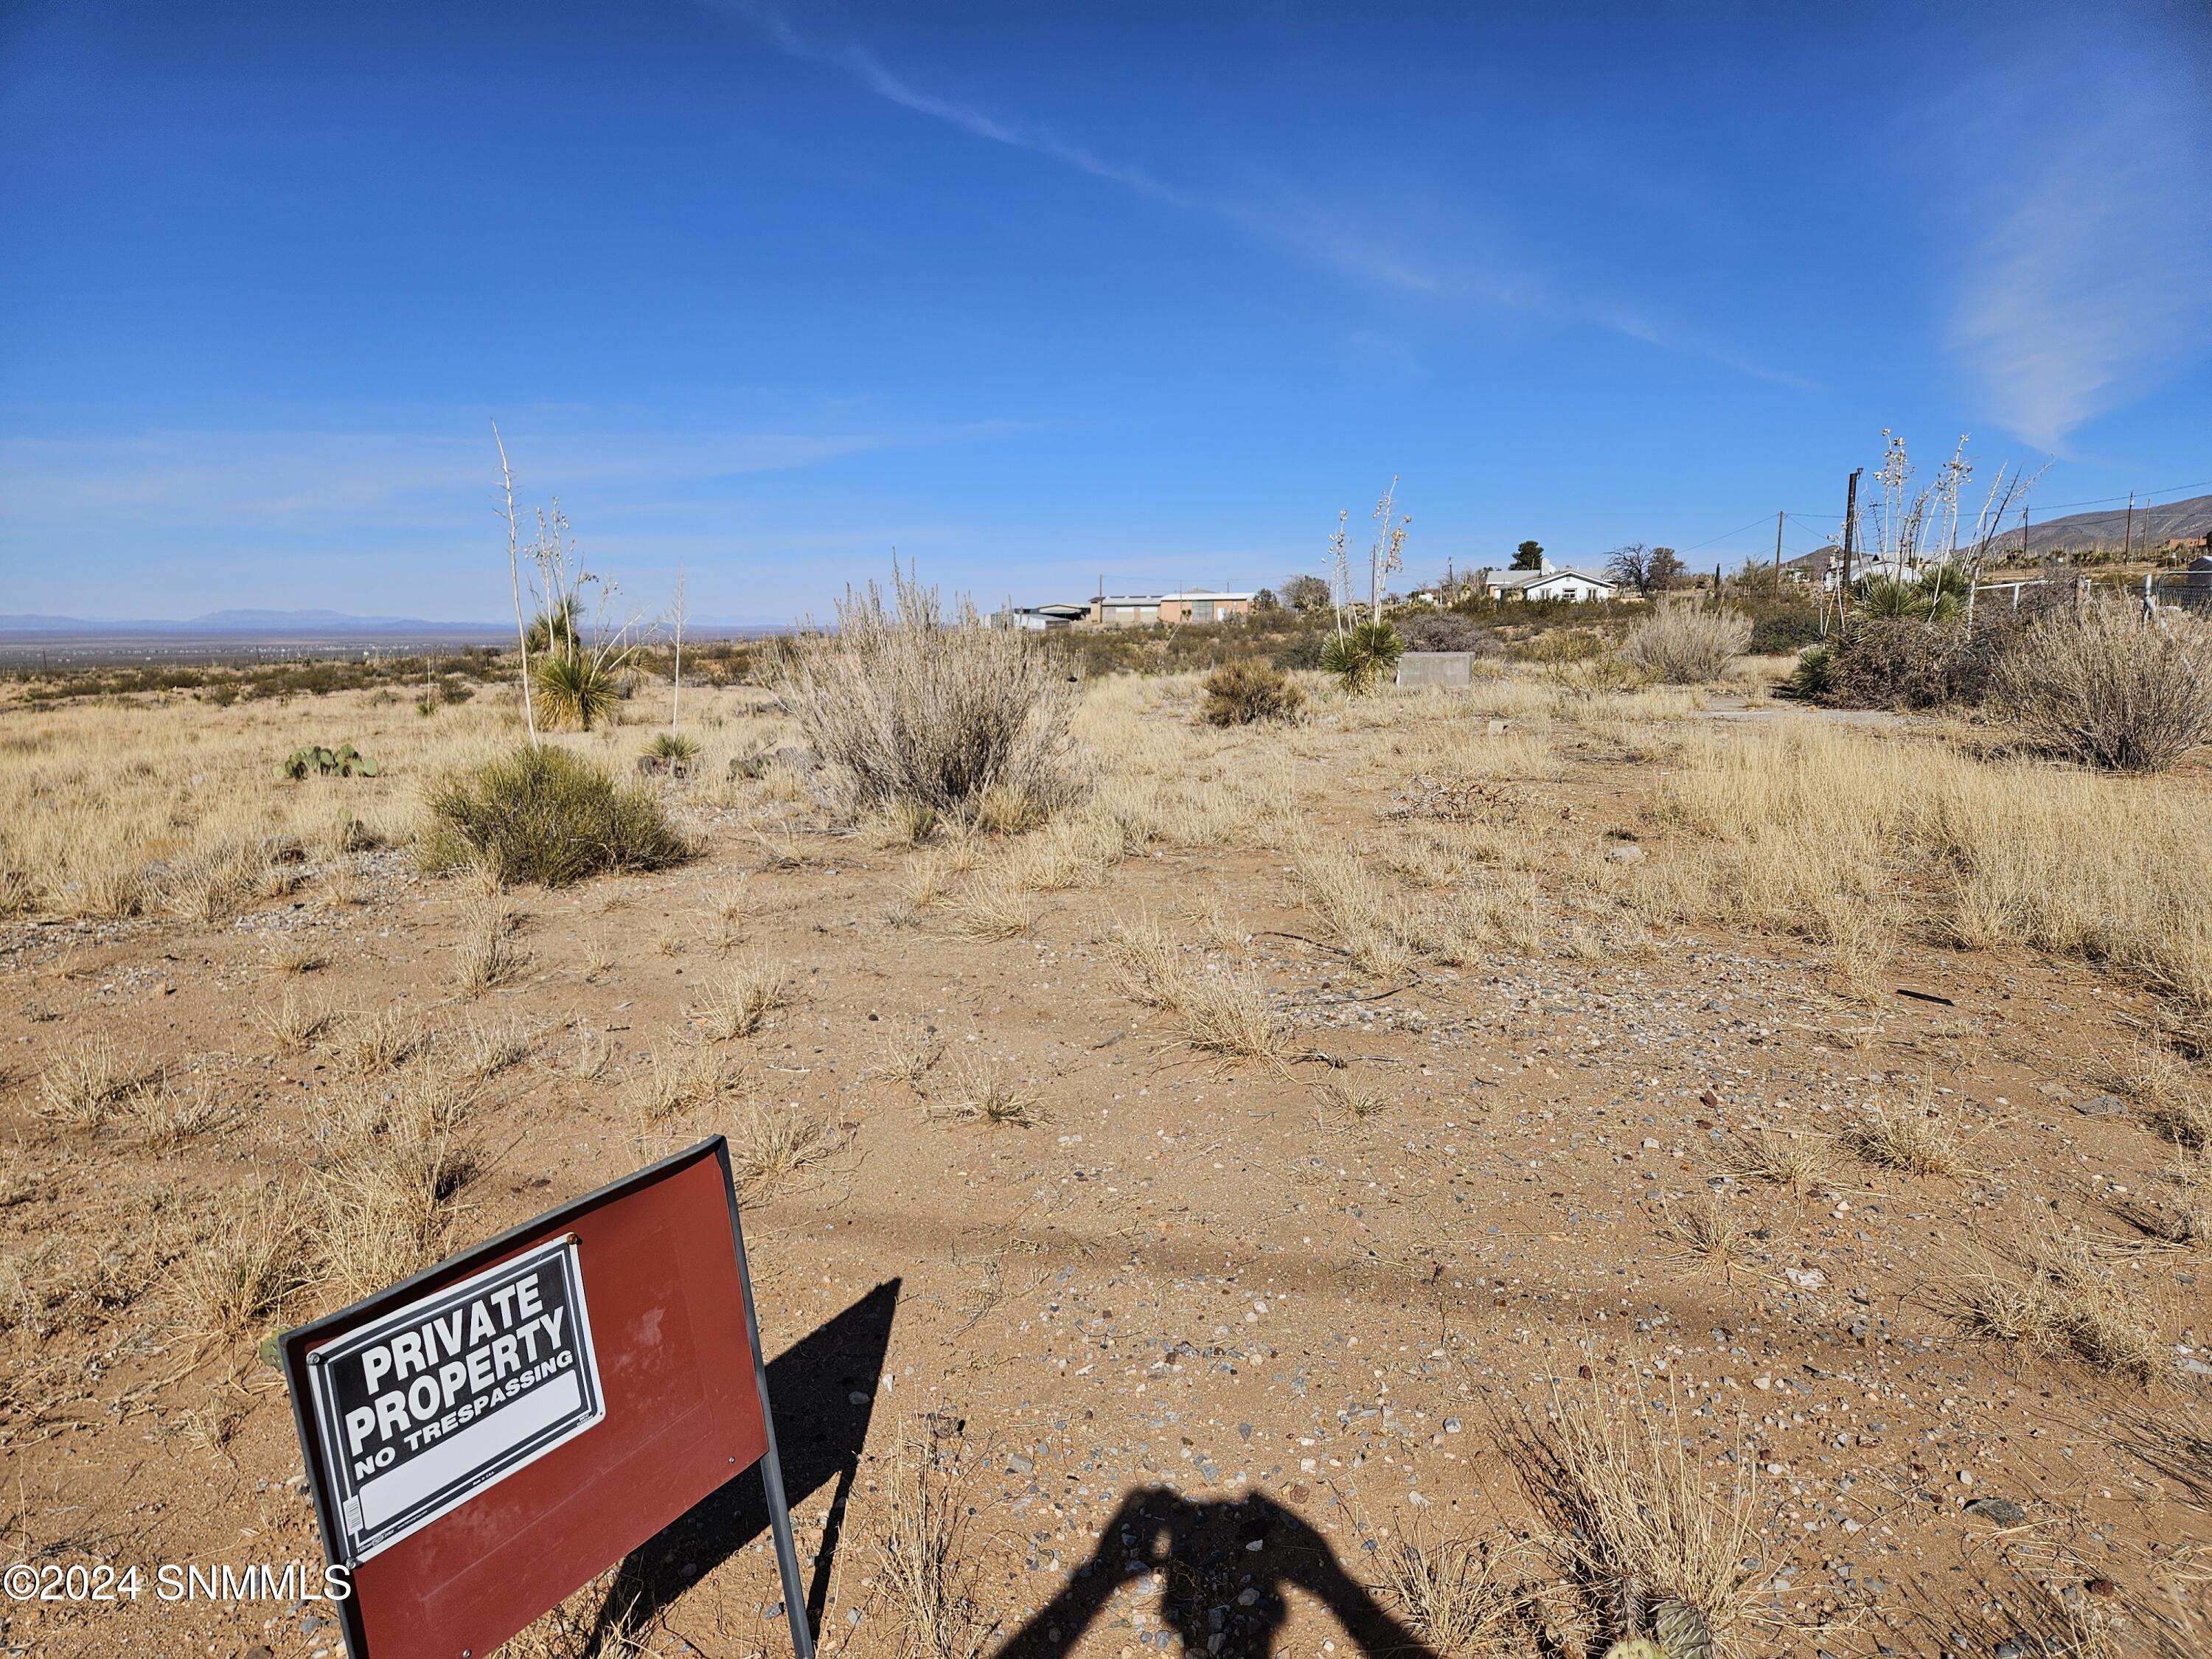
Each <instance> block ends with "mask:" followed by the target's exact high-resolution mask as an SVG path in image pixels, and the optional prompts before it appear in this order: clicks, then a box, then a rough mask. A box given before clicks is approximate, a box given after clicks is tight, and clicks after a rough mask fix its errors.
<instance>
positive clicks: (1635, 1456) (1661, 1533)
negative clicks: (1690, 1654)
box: [1522, 1393, 1765, 1638]
mask: <svg viewBox="0 0 2212 1659" xmlns="http://www.w3.org/2000/svg"><path fill="white" fill-rule="evenodd" d="M1522 1450H1523V1452H1524V1454H1525V1455H1526V1462H1525V1463H1524V1469H1525V1472H1526V1474H1527V1475H1528V1480H1529V1484H1530V1486H1531V1496H1532V1497H1534V1498H1535V1499H1536V1500H1537V1501H1538V1503H1539V1504H1540V1505H1541V1507H1543V1508H1545V1509H1547V1510H1548V1511H1549V1512H1550V1514H1551V1516H1552V1518H1553V1524H1554V1528H1555V1530H1556V1532H1557V1534H1558V1539H1557V1546H1558V1548H1559V1551H1560V1553H1561V1554H1562V1555H1563V1556H1564V1557H1565V1559H1566V1562H1567V1564H1568V1566H1569V1568H1570V1570H1571V1572H1572V1573H1573V1575H1574V1577H1576V1578H1577V1581H1579V1582H1580V1583H1582V1584H1583V1586H1584V1587H1585V1589H1588V1590H1589V1591H1590V1592H1591V1593H1592V1594H1593V1595H1594V1596H1595V1598H1596V1599H1597V1600H1598V1601H1600V1602H1601V1604H1602V1605H1604V1606H1605V1607H1608V1608H1610V1609H1613V1610H1614V1611H1615V1618H1614V1620H1613V1622H1614V1623H1615V1624H1616V1626H1632V1627H1633V1628H1626V1629H1621V1630H1620V1632H1619V1633H1620V1635H1621V1636H1623V1637H1631V1636H1640V1635H1644V1634H1647V1633H1648V1632H1650V1630H1651V1628H1652V1627H1653V1626H1662V1627H1663V1626H1664V1625H1665V1624H1666V1623H1668V1622H1671V1621H1675V1620H1681V1619H1682V1618H1684V1617H1685V1616H1686V1615H1689V1616H1693V1617H1694V1618H1696V1619H1697V1620H1699V1622H1701V1623H1702V1624H1704V1625H1705V1626H1706V1627H1707V1629H1708V1630H1709V1631H1710V1632H1711V1635H1712V1636H1713V1637H1714V1638H1722V1637H1723V1635H1724V1633H1725V1632H1726V1631H1727V1630H1728V1629H1729V1626H1732V1625H1733V1624H1734V1623H1735V1621H1736V1620H1737V1619H1738V1618H1739V1617H1740V1616H1741V1613H1743V1612H1744V1610H1745V1608H1746V1607H1747V1604H1748V1602H1749V1601H1750V1599H1751V1595H1752V1592H1753V1587H1754V1583H1755V1574H1756V1572H1757V1571H1758V1570H1757V1569H1755V1568H1747V1567H1746V1566H1745V1565H1743V1563H1744V1561H1745V1560H1746V1559H1753V1558H1757V1557H1759V1556H1761V1555H1763V1554H1764V1553H1765V1552H1764V1551H1763V1550H1761V1549H1760V1548H1759V1512H1758V1504H1757V1498H1756V1492H1755V1490H1754V1488H1753V1486H1752V1485H1751V1484H1750V1483H1749V1482H1748V1481H1747V1480H1746V1481H1742V1482H1739V1483H1738V1484H1735V1485H1734V1486H1729V1487H1728V1488H1725V1489H1723V1488H1721V1487H1719V1486H1716V1485H1715V1484H1713V1483H1712V1482H1711V1480H1708V1479H1707V1477H1706V1475H1705V1473H1704V1471H1703V1470H1702V1469H1700V1468H1699V1466H1698V1464H1697V1462H1695V1461H1694V1459H1693V1456H1692V1454H1691V1453H1690V1452H1689V1451H1687V1450H1686V1449H1684V1446H1683V1443H1682V1440H1681V1437H1680V1430H1679V1429H1678V1428H1676V1426H1675V1419H1674V1414H1673V1413H1668V1412H1662V1411H1661V1410H1660V1409H1658V1408H1657V1407H1651V1408H1648V1409H1647V1410H1645V1411H1644V1412H1642V1413H1639V1412H1638V1408H1636V1407H1632V1406H1631V1405H1629V1404H1627V1403H1626V1402H1622V1401H1613V1400H1609V1399H1605V1398H1602V1397H1601V1396H1599V1395H1595V1393H1593V1394H1592V1395H1589V1396H1587V1397H1584V1398H1580V1399H1575V1400H1568V1401H1559V1402H1558V1404H1557V1407H1556V1409H1555V1411H1554V1413H1553V1421H1551V1422H1550V1423H1548V1424H1547V1425H1537V1426H1534V1427H1533V1428H1532V1430H1531V1432H1530V1434H1529V1436H1528V1439H1527V1440H1526V1441H1525V1442H1524V1443H1523V1447H1522ZM1669 1603H1672V1604H1674V1607H1672V1608H1670V1607H1669V1606H1668V1604H1669ZM1620 1613H1634V1614H1635V1616H1634V1617H1632V1618H1622V1617H1620Z"/></svg>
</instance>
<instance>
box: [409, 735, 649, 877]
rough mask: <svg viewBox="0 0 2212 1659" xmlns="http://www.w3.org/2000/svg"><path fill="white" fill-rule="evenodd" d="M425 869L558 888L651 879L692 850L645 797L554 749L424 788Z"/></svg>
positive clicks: (515, 756)
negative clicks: (636, 874) (645, 873)
mask: <svg viewBox="0 0 2212 1659" xmlns="http://www.w3.org/2000/svg"><path fill="white" fill-rule="evenodd" d="M428 805H429V809H430V822H429V825H428V828H427V829H425V831H424V833H423V836H422V852H421V857H422V866H423V868H424V869H426V870H428V871H430V872H433V873H436V872H441V871H447V870H454V869H459V868H463V867H465V866H471V865H475V866H482V867H483V868H484V869H485V870H488V871H489V872H491V873H492V874H493V875H495V876H496V877H497V878H499V879H500V880H501V882H525V881H528V882H536V883H538V884H540V885H541V886H545V887H562V886H566V885H567V884H568V883H570V882H573V881H581V880H582V879H584V878H586V877H587V876H595V875H599V874H600V873H602V872H605V871H610V870H659V869H662V868H665V866H669V865H671V864H675V863H678V862H680V861H681V860H684V859H687V858H689V857H690V856H691V853H692V848H691V844H690V842H689V841H688V840H687V839H686V838H685V837H684V835H683V833H682V832H681V831H680V830H678V829H677V828H676V826H675V825H673V824H672V823H670V822H669V821H668V819H667V817H666V816H665V814H663V812H662V811H661V810H660V807H659V804H658V803H657V802H656V801H655V800H654V799H653V797H652V796H651V795H650V794H648V793H646V792H645V791H644V790H642V789H639V788H636V787H631V786H625V785H618V784H617V783H616V782H615V781H614V779H613V778H611V777H610V776H609V775H607V774H606V773H605V771H603V770H601V769H599V767H597V766H594V765H592V763H590V762H589V761H586V760H581V759H579V758H578V757H576V756H574V755H572V754H569V753H568V751H567V750H562V749H527V748H526V749H517V750H514V751H513V753H511V754H507V755H502V756H501V757H498V758H497V759H495V760H489V761H486V762H484V763H482V764H481V765H477V766H474V767H471V768H467V769H464V770H461V771H458V772H453V773H451V774H448V775H447V776H445V777H443V778H441V779H440V780H439V781H437V782H436V783H435V784H434V785H433V786H432V787H431V789H430V793H429V796H428Z"/></svg>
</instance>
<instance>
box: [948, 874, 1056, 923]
mask: <svg viewBox="0 0 2212 1659" xmlns="http://www.w3.org/2000/svg"><path fill="white" fill-rule="evenodd" d="M942 905H943V908H944V910H945V916H946V919H947V921H949V922H950V923H951V928H952V931H953V932H954V933H956V934H957V935H959V936H960V937H962V938H965V939H1022V938H1025V937H1026V936H1027V935H1029V934H1030V933H1032V932H1034V931H1035V930H1036V924H1037V917H1038V915H1039V914H1040V912H1039V911H1038V908H1037V904H1036V899H1035V898H1033V897H1032V896H1030V894H1028V893H1026V892H1024V890H1022V888H1021V885H1020V884H1019V882H1018V879H1017V878H1016V877H1015V873H1014V872H1012V871H1008V870H1001V871H999V872H994V873H993V874H989V875H985V874H981V873H979V874H977V875H976V876H975V877H974V878H970V879H969V880H968V881H966V882H964V883H963V884H961V885H960V887H959V888H957V890H954V891H953V892H952V893H951V894H949V895H947V896H946V897H945V899H944V900H943V901H942Z"/></svg>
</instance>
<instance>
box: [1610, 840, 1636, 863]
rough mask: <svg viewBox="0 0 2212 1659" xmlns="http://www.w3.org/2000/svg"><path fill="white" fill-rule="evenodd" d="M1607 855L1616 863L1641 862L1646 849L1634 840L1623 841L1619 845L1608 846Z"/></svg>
mask: <svg viewBox="0 0 2212 1659" xmlns="http://www.w3.org/2000/svg"><path fill="white" fill-rule="evenodd" d="M1605 855H1606V857H1607V858H1609V859H1611V860H1613V862H1614V863H1615V864H1641V863H1643V862H1644V849H1643V848H1641V847H1638V845H1637V844H1636V843H1635V842H1632V841H1630V842H1621V843H1620V845H1619V846H1617V847H1608V848H1606V849H1605Z"/></svg>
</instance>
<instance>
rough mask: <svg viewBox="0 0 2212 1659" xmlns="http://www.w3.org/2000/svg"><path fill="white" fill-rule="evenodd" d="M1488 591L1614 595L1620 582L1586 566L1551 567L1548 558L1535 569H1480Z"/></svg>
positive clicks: (1502, 595)
mask: <svg viewBox="0 0 2212 1659" xmlns="http://www.w3.org/2000/svg"><path fill="white" fill-rule="evenodd" d="M1483 574H1484V575H1485V577H1486V579H1487V580H1488V581H1489V584H1490V588H1491V591H1492V592H1494V593H1496V594H1497V595H1498V598H1499V599H1572V600H1575V601H1577V602H1582V601H1586V600H1590V599H1617V598H1619V597H1620V583H1619V582H1616V581H1615V580H1613V578H1612V577H1610V576H1603V575H1595V574H1592V573H1590V572H1589V571H1587V570H1560V569H1556V568H1553V564H1552V562H1551V561H1550V560H1549V559H1547V560H1545V561H1544V563H1543V567H1542V568H1541V569H1537V570H1509V571H1506V572H1505V573H1504V574H1502V575H1492V574H1490V573H1489V572H1487V571H1486V572H1484V573H1483Z"/></svg>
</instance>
